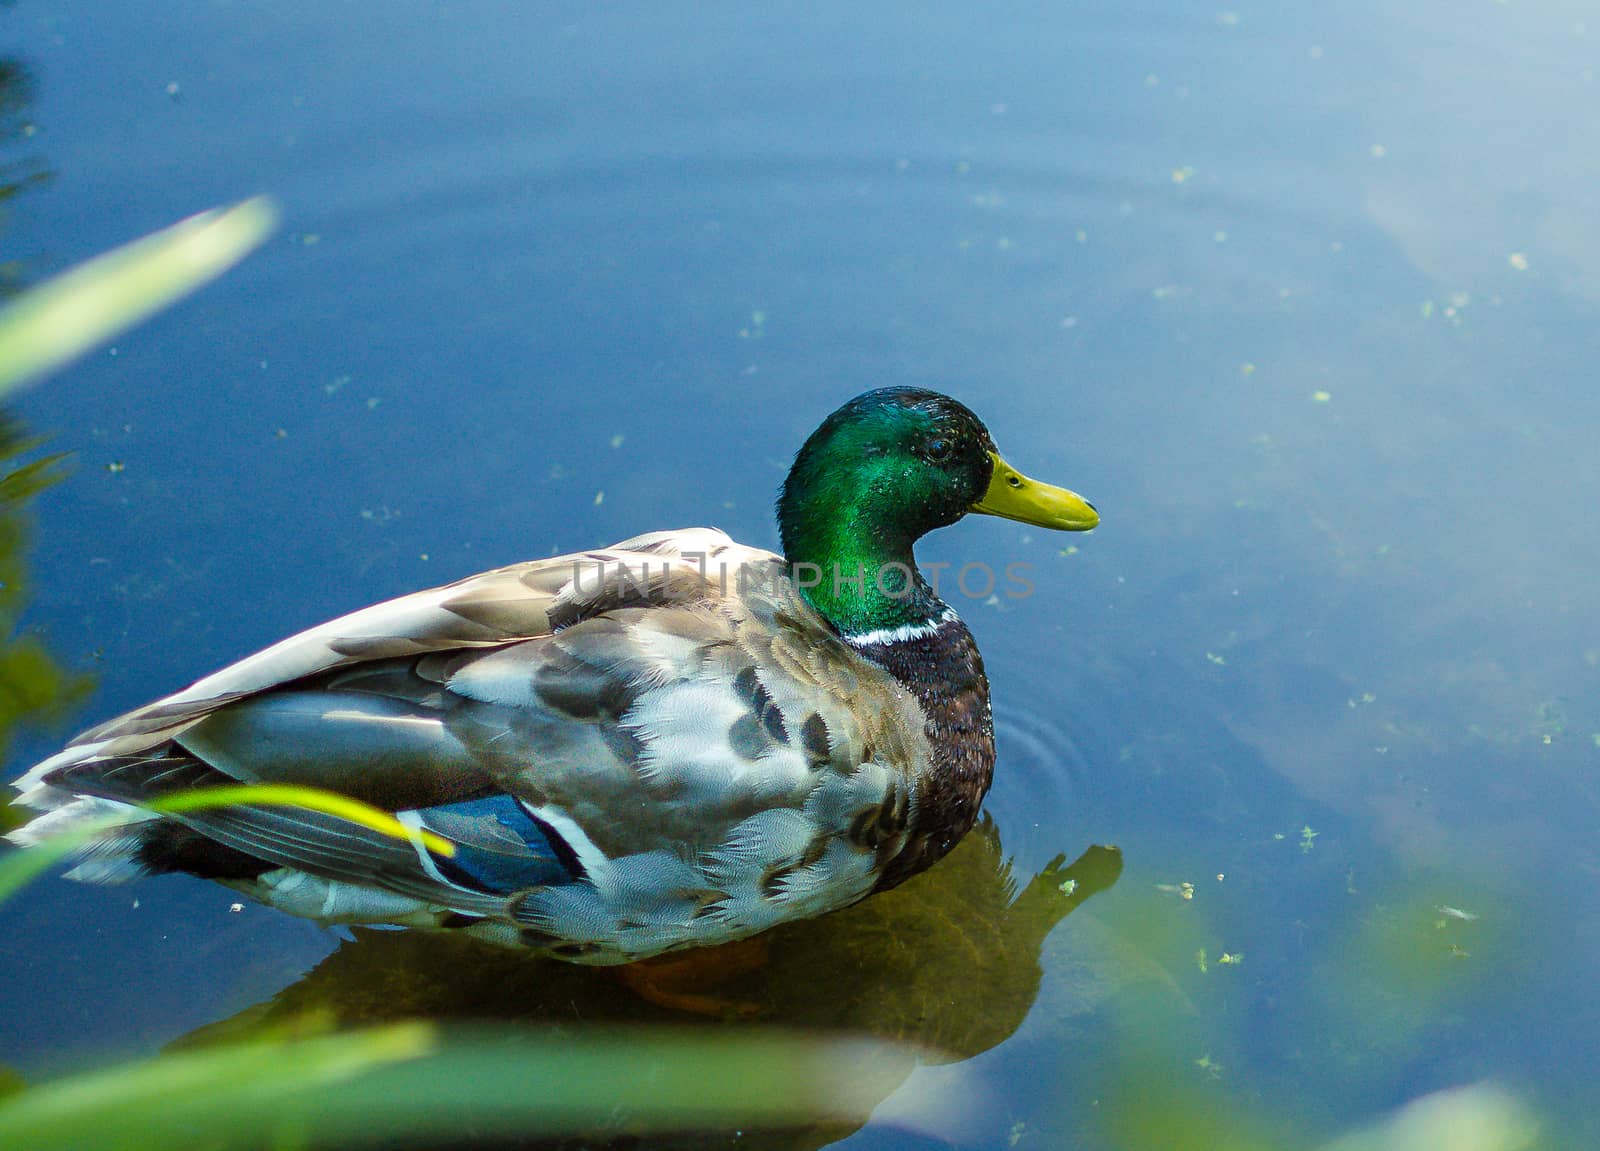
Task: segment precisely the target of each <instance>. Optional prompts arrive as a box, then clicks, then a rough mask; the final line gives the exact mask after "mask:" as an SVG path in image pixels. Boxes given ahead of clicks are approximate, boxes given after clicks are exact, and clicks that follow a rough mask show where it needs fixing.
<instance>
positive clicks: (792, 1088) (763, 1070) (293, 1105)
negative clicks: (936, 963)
mask: <svg viewBox="0 0 1600 1151" xmlns="http://www.w3.org/2000/svg"><path fill="white" fill-rule="evenodd" d="M914 1059H915V1056H914V1053H913V1052H912V1051H910V1050H909V1049H907V1048H897V1047H891V1046H889V1045H886V1044H881V1043H873V1042H866V1041H856V1040H837V1039H826V1040H824V1039H815V1038H805V1037H796V1036H789V1035H783V1034H750V1033H744V1034H732V1033H711V1034H708V1033H706V1032H704V1031H696V1032H688V1031H680V1030H656V1029H640V1030H634V1031H626V1032H605V1031H602V1032H576V1033H573V1032H565V1033H563V1034H560V1035H553V1034H551V1033H549V1032H539V1033H534V1034H529V1033H525V1032H524V1033H518V1032H505V1031H499V1032H495V1031H477V1032H466V1033H463V1034H461V1035H457V1036H452V1037H449V1038H447V1039H443V1040H441V1038H440V1036H439V1035H438V1033H436V1032H435V1031H434V1029H433V1027H432V1026H431V1025H429V1024H423V1023H409V1024H399V1025H396V1026H393V1027H386V1028H380V1029H376V1030H372V1031H364V1032H354V1033H350V1034H345V1035H337V1036H324V1037H320V1038H315V1039H302V1040H291V1041H279V1042H269V1043H258V1044H247V1045H243V1046H240V1047H224V1048H219V1049H206V1050H199V1051H187V1052H182V1053H179V1054H174V1055H164V1056H161V1057H159V1058H156V1059H152V1060H147V1061H144V1062H139V1063H133V1064H124V1065H122V1066H119V1067H114V1068H111V1069H109V1070H106V1071H98V1072H93V1073H90V1074H86V1075H80V1076H75V1077H72V1078H69V1079H64V1080H59V1081H57V1082H54V1083H48V1084H45V1085H43V1086H40V1087H36V1088H33V1089H31V1090H29V1091H26V1092H24V1093H22V1094H21V1095H18V1096H14V1097H12V1098H11V1099H10V1100H8V1101H6V1102H3V1103H0V1146H5V1147H26V1148H28V1149H29V1151H67V1149H69V1148H74V1149H76V1148H83V1147H90V1146H92V1147H94V1148H96V1149H97V1151H144V1149H147V1148H163V1149H164V1148H172V1147H194V1146H209V1147H218V1148H223V1147H261V1146H272V1145H275V1144H278V1143H282V1142H283V1141H286V1140H289V1141H293V1142H294V1143H295V1145H302V1144H304V1143H308V1142H309V1143H314V1144H315V1145H318V1146H329V1145H334V1146H341V1147H343V1146H355V1145H370V1144H376V1143H382V1142H385V1141H388V1140H393V1139H395V1138H396V1137H398V1136H404V1137H405V1138H406V1139H407V1140H408V1141H415V1140H417V1139H418V1138H422V1137H427V1138H433V1139H438V1140H441V1141H453V1140H456V1139H460V1138H462V1137H463V1136H464V1135H465V1134H466V1133H468V1132H470V1133H471V1135H472V1136H473V1137H474V1138H482V1137H484V1136H485V1135H492V1134H506V1135H509V1134H540V1135H573V1134H583V1133H588V1132H595V1131H603V1132H605V1133H606V1134H608V1135H609V1134H647V1133H651V1132H663V1131H694V1130H701V1129H705V1128H707V1127H710V1126H713V1125H719V1124H734V1125H741V1126H742V1125H751V1126H759V1125H767V1126H783V1125H791V1126H801V1125H810V1124H813V1123H818V1122H830V1121H831V1122H835V1123H837V1122H841V1121H843V1122H861V1121H863V1120H864V1119H866V1118H867V1116H868V1115H869V1114H870V1112H871V1110H872V1108H873V1106H874V1105H875V1104H877V1103H878V1102H879V1101H880V1100H881V1099H882V1098H883V1097H884V1096H885V1095H887V1094H888V1093H889V1091H891V1090H892V1089H893V1088H894V1086H895V1085H896V1084H897V1083H898V1082H899V1081H900V1079H901V1078H903V1076H904V1075H905V1074H906V1073H907V1071H909V1069H910V1066H911V1064H912V1063H913V1062H914Z"/></svg>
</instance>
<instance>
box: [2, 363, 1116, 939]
mask: <svg viewBox="0 0 1600 1151" xmlns="http://www.w3.org/2000/svg"><path fill="white" fill-rule="evenodd" d="M971 511H976V512H984V513H987V514H989V515H997V516H1005V517H1007V518H1010V519H1016V520H1021V521H1023V522H1026V523H1030V524H1037V525H1039V526H1041V527H1048V528H1057V529H1062V530H1066V531H1082V530H1086V529H1089V528H1092V527H1094V526H1095V525H1096V523H1098V522H1099V517H1098V515H1097V514H1096V512H1095V509H1094V507H1093V506H1092V505H1091V504H1089V503H1088V502H1086V501H1085V500H1083V499H1082V498H1081V497H1079V496H1078V495H1076V494H1074V493H1073V492H1070V491H1067V490H1065V489H1063V488H1057V487H1052V486H1050V485H1048V484H1043V483H1039V482H1036V481H1034V480H1031V479H1028V478H1026V477H1025V476H1023V475H1022V474H1021V473H1019V472H1018V471H1017V470H1016V469H1015V468H1013V467H1012V466H1011V465H1010V464H1008V463H1006V462H1005V460H1003V459H1002V458H1001V457H1000V455H999V453H998V452H997V451H996V450H995V446H994V441H993V440H992V438H991V437H990V435H989V432H988V430H987V429H986V428H985V427H984V425H983V424H982V422H980V421H979V419H978V417H977V416H975V415H974V414H973V413H972V412H971V411H970V410H968V409H967V408H966V407H965V406H963V405H962V404H960V403H958V402H956V401H955V400H953V399H951V398H949V397H948V396H944V395H941V394H939V393H937V392H932V391H925V390H920V389H913V388H885V389H881V390H878V391H872V392H868V393H866V394H864V395H861V396H857V397H856V398H855V399H853V400H851V401H850V402H848V403H847V404H845V405H844V406H843V407H841V408H839V409H838V410H837V411H835V412H834V413H833V414H832V415H830V416H829V417H828V418H827V419H826V420H824V421H823V423H822V426H821V427H819V428H818V429H817V430H816V432H815V433H813V434H812V436H811V437H810V438H809V439H808V440H807V441H806V442H805V445H804V446H803V447H802V448H801V449H800V451H799V453H798V454H797V455H796V457H795V461H794V465H793V467H792V468H791V469H790V471H789V474H788V477H787V478H786V479H785V481H784V483H783V487H782V489H781V491H780V494H779V497H778V502H777V517H778V524H779V527H780V535H781V539H782V543H783V554H782V555H775V554H773V553H772V552H768V551H763V550H761V549H758V548H751V547H745V546H743V545H741V544H738V543H735V542H734V541H733V540H732V539H730V538H729V537H728V536H726V535H724V534H723V533H722V532H720V531H716V530H713V529H708V528H691V529H687V530H683V531H664V532H655V533H652V534H649V535H642V536H637V537H635V538H633V539H629V540H625V541H624V542H622V543H619V544H617V545H616V546H614V547H611V548H606V549H603V550H599V551H590V552H583V553H578V554H574V555H564V556H557V557H554V558H551V559H543V560H534V561H532V562H529V563H521V564H514V565H512V566H510V567H504V568H498V569H496V570H494V571H489V572H485V573H483V574H481V575H476V576H471V577H469V578H467V579H464V580H460V581H458V582H456V583H452V584H448V585H446V586H444V587H439V588H434V589H432V590H430V591H422V592H417V593H415V594H412V595H408V596H403V597H401V598H399V599H395V600H390V601H388V602H386V603H381V604H377V605H375V606H373V607H369V608H365V609H363V610H360V611H357V612H354V613H352V614H350V615H346V616H343V617H341V618H339V619H336V620H333V621H332V622H330V623H326V624H323V625H321V626H320V627H314V628H312V629H310V630H309V631H304V632H301V633H300V634H299V635H295V636H292V637H290V638H289V639H286V640H284V641H282V642H281V643H278V644H275V645H274V646H272V647H269V648H267V649H266V650H264V651H261V652H259V653H257V654H255V655H252V656H249V657H248V658H246V659H243V660H240V661H239V662H238V663H235V664H232V665H231V666H229V667H226V668H223V669H222V670H221V671H218V672H216V673H214V674H212V675H209V676H207V677H206V678H204V679H202V680H200V681H199V682H197V683H195V684H194V685H193V686H191V687H189V688H186V689H184V690H183V691H180V692H177V693H175V694H173V695H169V696H167V697H165V698H163V699H159V700H156V701H155V702H154V703H151V704H147V705H146V706H144V707H141V708H138V709H137V710H135V711H131V712H129V713H127V714H126V715H123V716H120V717H118V718H116V719H113V720H111V721H109V722H107V723H104V724H101V725H100V726H99V727H96V728H93V729H92V730H90V731H88V732H85V733H84V734H83V735H81V736H79V737H78V738H77V739H76V740H75V741H74V742H73V743H72V744H71V745H70V746H68V747H67V748H66V749H65V750H64V751H62V752H60V753H59V754H57V755H55V756H52V757H51V758H49V759H47V760H45V761H44V762H43V763H40V764H38V765H37V766H36V767H34V768H33V769H32V770H31V771H29V772H28V773H27V774H26V775H24V776H23V777H22V778H21V779H20V780H18V781H17V783H16V786H17V788H18V789H19V791H20V795H19V796H18V798H17V802H18V803H20V804H22V805H24V806H27V807H30V808H33V809H36V810H38V811H39V812H40V813H41V814H38V815H36V816H35V817H33V819H32V821H31V822H30V823H28V824H27V825H26V826H25V827H23V828H22V829H21V830H19V831H17V832H14V833H13V834H12V838H13V839H14V840H15V841H17V842H19V843H23V844H27V843H33V842H38V841H40V840H42V839H44V838H46V837H48V836H50V835H52V834H54V833H56V832H59V831H62V830H64V829H68V828H71V827H74V826H82V825H84V824H85V822H86V821H91V820H100V819H104V818H105V817H107V816H108V815H120V816H122V817H123V818H124V819H125V820H129V821H131V822H127V823H125V825H124V826H122V827H121V828H118V829H117V830H115V831H112V832H107V833H104V834H102V835H101V836H100V837H99V838H98V839H96V840H94V841H92V842H91V844H90V845H89V846H88V847H87V848H86V849H85V850H84V852H83V853H82V854H81V856H80V860H79V862H78V863H77V865H76V866H75V867H74V869H73V870H72V871H70V872H69V873H68V874H69V875H70V876H72V877H74V878H78V879H85V880H91V881H99V882H116V881H120V880H124V879H129V878H133V877H135V876H137V875H142V874H147V873H159V872H173V871H178V872H188V873H190V874H193V875H199V876H204V877H207V878H211V879H216V880H219V881H221V882H222V883H225V884H227V885H228V886H229V887H232V888H234V889H236V890H238V891H240V892H243V893H246V894H247V895H249V896H251V897H253V898H255V899H257V900H259V901H261V902H262V903H265V904H268V905H270V906H272V907H276V908H279V909H281V910H283V911H287V912H291V913H294V914H296V915H302V916H307V917H309V918H312V919H316V920H321V921H323V922H326V923H340V924H383V925H391V926H400V927H420V928H430V929H444V930H456V931H462V932H466V933H469V934H472V935H475V936H479V937H482V938H485V939H489V940H492V941H494V942H498V943H504V944H509V945H514V946H522V947H527V948H532V949H535V950H538V951H542V952H545V953H548V954H550V955H553V956H556V957H559V958H562V959H567V960H571V961H575V962H581V963H593V964H610V963H626V962H631V961H633V960H637V959H642V958H646V957H649V956H652V955H656V954H659V953H662V952H667V951H675V950H680V949H683V948H689V947H697V946H707V945H711V944H718V943H724V942H728V941H732V940H735V939H740V938H744V937H746V936H750V935H754V934H756V933H757V932H760V931H763V930H765V929H767V928H769V927H772V926H774V925H776V924H779V923H783V922H786V921H790V920H795V919H802V918H809V917H812V916H817V915H822V914H824V913H826V912H829V911H834V910H837V909H838V908H841V907H845V906H847V905H849V904H852V903H855V902H857V901H858V900H861V899H863V898H865V897H866V896H868V895H871V894H872V893H874V892H878V891H884V890H886V889H888V888H892V887H894V886H896V885H897V884H899V883H901V882H903V881H904V880H906V879H907V878H909V877H910V876H912V875H915V874H917V873H918V872H920V871H923V870H924V869H926V868H927V867H929V866H931V865H932V864H933V863H935V862H936V861H938V860H939V859H940V858H941V857H942V856H944V855H945V854H946V853H947V852H949V850H950V849H951V848H952V847H953V846H954V845H955V844H956V843H957V842H958V841H959V840H960V839H961V837H962V836H963V835H964V834H965V833H966V832H967V831H968V830H969V829H970V828H971V827H972V825H973V822H974V820H975V819H976V818H977V815H978V807H979V804H980V802H981V801H982V799H983V797H984V795H985V794H986V792H987V791H988V788H989V783H990V780H991V778H992V775H993V770H994V734H993V727H992V723H991V719H990V712H989V688H988V681H987V679H986V678H985V676H984V671H983V660H982V658H981V657H980V656H979V654H978V647H977V644H976V643H975V642H974V641H973V638H972V633H971V632H969V631H968V630H967V626H966V624H964V623H963V622H962V621H961V619H960V617H959V616H957V614H956V612H955V611H954V610H953V609H952V608H951V607H950V606H949V605H947V604H946V603H944V602H943V601H942V600H940V599H939V597H938V595H937V594H936V593H935V591H934V589H933V588H932V587H931V586H930V585H929V584H928V582H927V581H926V580H925V579H924V578H923V576H922V575H921V573H920V572H919V571H918V570H917V567H916V562H915V559H914V557H913V554H912V546H913V544H915V542H916V541H917V539H918V538H920V537H921V536H922V535H923V534H925V533H926V532H929V531H931V530H933V529H934V528H939V527H944V526H946V525H948V524H953V523H955V522H956V521H957V520H959V519H960V518H961V517H962V516H964V515H966V514H967V513H968V512H971ZM241 782H245V783H265V784H285V783H287V784H300V785H312V786H315V787H318V788H322V789H326V790H329V791H333V792H339V793H343V794H345V795H348V796H350V797H352V798H355V799H358V800H361V801H364V802H366V803H368V804H371V805H374V806H376V807H379V808H382V809H384V810H385V811H389V812H393V813H394V814H395V816H396V817H397V819H398V820H399V822H400V823H401V824H402V825H404V827H405V828H406V829H408V830H409V832H410V833H412V834H410V835H409V837H408V838H401V837H398V836H393V835H389V834H384V833H382V832H380V831H376V830H370V829H368V828H366V827H364V826H361V825H359V824H356V823H353V822H350V821H347V820H345V819H341V818H339V817H336V816H334V815H330V814H325V813H322V812H319V811H314V810H308V809H305V808H297V807H292V806H266V805H259V804H244V805H237V806H230V807H225V808H214V809H209V810H200V811H190V812H185V813H157V812H153V811H150V810H149V809H148V808H147V807H145V806H144V805H147V804H150V803H152V802H155V801H158V800H161V799H163V798H164V797H169V796H172V795H174V794H176V793H179V792H183V791H187V790H190V789H196V788H207V787H213V786H232V785H237V784H239V783H241ZM430 836H437V837H440V838H441V839H442V840H444V841H448V843H449V844H452V845H453V847H454V849H453V851H451V852H450V853H449V854H446V853H445V852H443V851H440V850H437V849H436V848H435V849H430V847H429V846H428V840H429V839H430ZM432 842H433V843H435V844H437V843H438V842H439V840H438V839H434V840H432Z"/></svg>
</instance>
